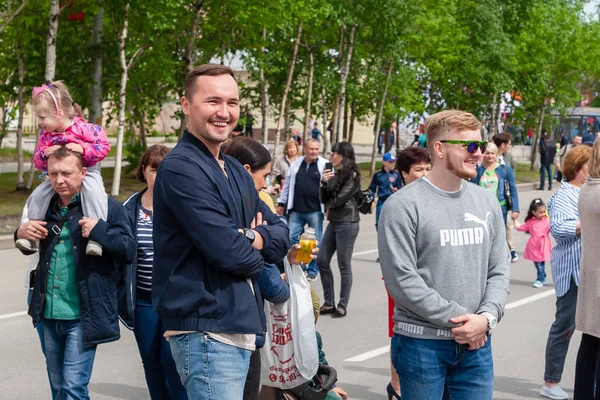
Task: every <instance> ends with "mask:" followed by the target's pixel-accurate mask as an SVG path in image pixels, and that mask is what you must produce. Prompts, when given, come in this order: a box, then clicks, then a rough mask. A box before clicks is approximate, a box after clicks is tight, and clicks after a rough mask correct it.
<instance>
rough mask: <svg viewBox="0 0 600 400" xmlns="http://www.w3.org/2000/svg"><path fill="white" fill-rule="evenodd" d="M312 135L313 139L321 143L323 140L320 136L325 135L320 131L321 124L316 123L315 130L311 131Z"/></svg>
mask: <svg viewBox="0 0 600 400" xmlns="http://www.w3.org/2000/svg"><path fill="white" fill-rule="evenodd" d="M311 135H312V138H313V139H315V140H317V141H319V142H320V141H321V140H320V139H319V136H323V134H322V133H321V131H320V130H319V123H318V122H316V121H315V125H314V128H313V130H312V131H311Z"/></svg>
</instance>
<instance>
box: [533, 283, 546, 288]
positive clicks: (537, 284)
mask: <svg viewBox="0 0 600 400" xmlns="http://www.w3.org/2000/svg"><path fill="white" fill-rule="evenodd" d="M543 286H544V283H543V282H542V281H535V282H533V287H534V288H536V289H539V288H541V287H543Z"/></svg>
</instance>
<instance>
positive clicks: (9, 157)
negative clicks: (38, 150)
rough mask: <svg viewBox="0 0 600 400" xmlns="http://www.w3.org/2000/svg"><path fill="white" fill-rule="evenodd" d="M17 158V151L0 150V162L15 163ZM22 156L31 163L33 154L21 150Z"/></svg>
mask: <svg viewBox="0 0 600 400" xmlns="http://www.w3.org/2000/svg"><path fill="white" fill-rule="evenodd" d="M17 156H18V155H17V149H11V148H4V149H0V162H16V161H17ZM23 156H24V157H25V159H26V160H27V159H29V160H30V161H31V157H32V156H33V154H32V153H30V152H29V151H27V150H23Z"/></svg>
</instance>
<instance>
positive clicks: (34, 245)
mask: <svg viewBox="0 0 600 400" xmlns="http://www.w3.org/2000/svg"><path fill="white" fill-rule="evenodd" d="M38 243H39V242H37V241H33V240H29V239H17V241H16V242H15V247H16V248H17V249H19V250H21V251H26V252H28V253H31V252H33V253H35V252H36V251H38V249H39V245H38Z"/></svg>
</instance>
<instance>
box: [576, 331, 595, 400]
mask: <svg viewBox="0 0 600 400" xmlns="http://www.w3.org/2000/svg"><path fill="white" fill-rule="evenodd" d="M599 362H600V338H597V337H595V336H592V335H588V334H586V333H584V334H583V336H582V338H581V345H580V346H579V352H578V353H577V364H576V365H575V390H574V396H573V399H574V400H588V399H590V400H591V399H594V398H596V399H600V365H599ZM594 393H595V397H594Z"/></svg>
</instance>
